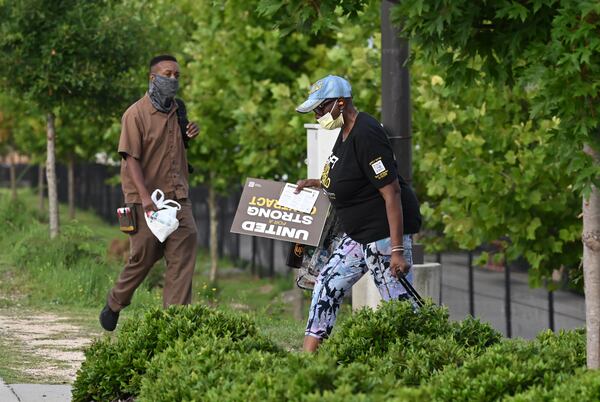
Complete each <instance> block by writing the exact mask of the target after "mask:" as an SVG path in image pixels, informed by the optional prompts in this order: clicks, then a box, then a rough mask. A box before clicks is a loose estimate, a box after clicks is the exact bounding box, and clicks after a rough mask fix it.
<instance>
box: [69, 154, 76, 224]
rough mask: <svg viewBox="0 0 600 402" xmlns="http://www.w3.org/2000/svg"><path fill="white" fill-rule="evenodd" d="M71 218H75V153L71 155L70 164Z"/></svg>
mask: <svg viewBox="0 0 600 402" xmlns="http://www.w3.org/2000/svg"><path fill="white" fill-rule="evenodd" d="M68 178H69V179H68V181H69V183H68V187H69V219H71V220H72V219H75V154H73V153H71V154H70V155H69V166H68Z"/></svg>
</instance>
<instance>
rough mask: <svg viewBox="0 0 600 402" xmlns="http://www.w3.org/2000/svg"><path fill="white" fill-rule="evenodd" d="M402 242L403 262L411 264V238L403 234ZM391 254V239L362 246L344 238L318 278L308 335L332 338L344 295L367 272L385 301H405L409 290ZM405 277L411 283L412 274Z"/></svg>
mask: <svg viewBox="0 0 600 402" xmlns="http://www.w3.org/2000/svg"><path fill="white" fill-rule="evenodd" d="M403 242H404V259H405V260H406V262H407V263H409V264H410V265H412V236H410V235H404V238H403ZM391 254H392V246H391V241H390V238H389V237H388V238H386V239H382V240H378V241H375V242H372V243H367V244H364V245H363V244H360V243H358V242H356V241H354V240H352V239H351V238H350V237H348V236H347V235H344V237H343V238H342V240H341V242H340V244H339V245H338V246H337V248H336V249H335V250H334V251H333V253H332V254H331V258H329V261H328V262H327V265H325V267H323V269H322V270H321V272H320V273H319V276H318V278H317V282H316V284H315V288H314V289H313V294H312V302H311V305H310V311H309V316H308V323H307V324H306V332H305V335H307V336H312V337H315V338H318V339H325V338H327V337H329V335H330V334H331V330H332V329H333V326H334V324H335V320H336V317H337V313H338V310H339V308H340V305H341V303H342V300H343V299H344V296H345V295H346V293H347V292H348V291H349V290H350V288H351V287H352V285H354V284H355V283H356V282H357V281H358V280H359V279H360V278H361V277H362V276H363V275H364V274H365V273H367V271H370V273H371V275H372V277H373V280H374V281H375V285H376V286H377V289H379V293H380V294H381V298H382V299H383V300H385V301H388V300H394V299H406V298H407V295H406V290H405V289H404V287H403V286H402V285H401V284H400V282H399V281H398V279H397V278H396V277H394V276H392V274H391V272H390V259H391ZM406 277H407V279H408V280H409V281H410V282H411V283H412V272H409V274H408V275H407V276H406Z"/></svg>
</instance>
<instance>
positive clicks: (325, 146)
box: [304, 124, 340, 179]
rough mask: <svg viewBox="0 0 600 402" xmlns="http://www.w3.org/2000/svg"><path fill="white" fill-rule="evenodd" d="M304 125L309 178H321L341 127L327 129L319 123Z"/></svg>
mask: <svg viewBox="0 0 600 402" xmlns="http://www.w3.org/2000/svg"><path fill="white" fill-rule="evenodd" d="M304 127H305V128H306V165H307V173H308V176H307V179H320V178H321V173H322V172H323V167H324V166H325V162H326V161H327V158H329V155H331V150H332V149H333V146H334V145H335V140H337V137H338V135H339V133H340V129H339V128H338V129H335V130H325V129H324V128H322V127H321V126H319V125H318V124H305V125H304Z"/></svg>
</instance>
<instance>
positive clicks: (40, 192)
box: [38, 163, 45, 212]
mask: <svg viewBox="0 0 600 402" xmlns="http://www.w3.org/2000/svg"><path fill="white" fill-rule="evenodd" d="M44 176H45V172H44V164H43V163H40V164H39V166H38V202H39V204H38V208H39V210H40V212H43V211H44Z"/></svg>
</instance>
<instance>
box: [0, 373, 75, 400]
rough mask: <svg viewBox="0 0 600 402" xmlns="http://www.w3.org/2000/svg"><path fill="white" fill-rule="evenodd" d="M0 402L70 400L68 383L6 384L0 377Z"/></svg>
mask: <svg viewBox="0 0 600 402" xmlns="http://www.w3.org/2000/svg"><path fill="white" fill-rule="evenodd" d="M0 401H2V402H70V401H71V386H70V385H62V384H58V385H46V384H10V385H9V384H6V383H5V382H4V381H2V379H1V378H0Z"/></svg>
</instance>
